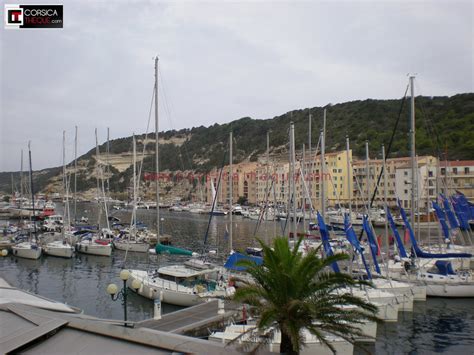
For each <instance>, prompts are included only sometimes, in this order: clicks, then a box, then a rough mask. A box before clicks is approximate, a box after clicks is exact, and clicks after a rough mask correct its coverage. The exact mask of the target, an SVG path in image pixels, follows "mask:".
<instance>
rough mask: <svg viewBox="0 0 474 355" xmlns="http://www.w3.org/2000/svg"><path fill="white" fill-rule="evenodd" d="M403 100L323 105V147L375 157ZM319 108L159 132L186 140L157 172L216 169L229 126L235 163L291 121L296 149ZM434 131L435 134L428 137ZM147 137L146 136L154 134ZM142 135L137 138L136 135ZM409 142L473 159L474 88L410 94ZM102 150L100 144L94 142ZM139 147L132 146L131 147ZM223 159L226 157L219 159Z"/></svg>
mask: <svg viewBox="0 0 474 355" xmlns="http://www.w3.org/2000/svg"><path fill="white" fill-rule="evenodd" d="M401 103H402V100H401V99H398V100H371V99H367V100H363V101H352V102H346V103H341V104H336V105H328V106H327V107H326V109H327V139H326V147H327V148H326V149H327V151H336V150H342V149H344V147H345V137H346V135H348V136H349V138H350V140H351V148H352V149H353V151H354V155H356V156H364V155H365V141H366V140H369V147H370V150H371V156H373V157H375V156H380V150H381V145H382V144H383V143H384V144H385V145H386V146H387V145H388V142H389V140H390V136H391V134H392V130H393V128H394V126H395V122H396V119H397V117H398V112H399V110H400V106H401ZM323 110H324V108H323V107H313V108H306V109H302V110H294V111H291V112H288V113H285V114H283V115H280V116H276V117H274V118H271V119H265V120H255V119H252V118H250V117H244V118H241V119H238V120H235V121H232V122H230V123H227V124H214V125H212V126H210V127H204V126H200V127H193V128H190V129H182V130H179V131H174V130H173V131H167V132H163V133H160V137H164V138H167V139H169V138H173V137H181V138H183V137H189V138H188V139H187V140H186V141H185V142H184V143H183V144H182V145H181V146H177V145H175V144H172V143H168V144H163V145H160V149H161V152H160V170H166V169H167V170H172V171H173V170H196V171H200V172H205V171H209V170H210V169H212V168H213V167H216V166H220V165H221V164H222V161H223V157H224V154H225V152H226V149H227V147H228V135H229V132H230V131H231V130H232V131H233V132H234V137H235V146H234V159H235V162H240V161H244V160H247V159H248V160H251V161H252V160H256V159H257V157H258V156H259V155H260V154H262V153H264V152H265V149H266V132H267V131H270V145H271V147H272V153H273V154H277V153H282V154H283V153H284V152H285V151H286V150H287V148H288V128H289V123H290V121H293V122H294V123H295V137H296V146H297V149H298V150H299V149H301V147H302V144H303V143H305V144H307V141H308V116H309V114H311V115H312V117H313V124H312V137H313V144H314V145H316V143H317V141H318V137H319V132H320V129H321V126H322V117H323ZM409 114H410V110H409V99H408V100H406V102H404V107H403V111H402V114H401V120H400V123H399V126H398V130H397V132H396V135H395V140H394V144H393V147H392V152H391V155H390V156H391V157H395V156H407V155H408V154H409V153H408V149H409V144H408V123H409ZM435 132H437V134H435ZM153 137H154V134H152V135H150V136H149V138H153ZM137 138H138V139H141V138H144V135H141V136H138V137H137ZM416 145H417V153H418V154H419V155H423V154H432V155H435V156H436V155H438V152H442V154H443V159H444V153H445V152H447V156H448V159H450V160H454V159H474V93H468V94H459V95H455V96H452V97H417V98H416ZM110 146H111V153H122V152H129V151H131V146H132V138H131V137H126V138H120V139H115V140H112V141H111V142H110ZM100 149H101V151H102V152H104V151H105V144H103V145H102V146H101V147H100ZM141 149H142V147H141V146H140V145H139V146H138V151H141ZM147 151H149V152H153V151H154V144H149V146H148V147H147ZM94 153H95V149H91V150H90V151H89V152H88V153H87V154H85V155H84V156H82V157H81V158H80V159H83V160H87V164H88V165H89V166H90V167H91V168H92V167H93V161H92V160H91V158H92V156H93V155H94ZM226 163H227V160H226ZM144 169H145V171H153V170H154V158H153V157H152V156H149V157H147V158H146V159H145V165H144ZM114 172H115V174H114V176H113V178H112V179H111V190H115V191H120V190H122V189H124V188H125V187H126V186H127V184H128V181H129V178H130V176H131V169H128V170H127V171H125V172H123V173H118V171H114ZM57 173H58V171H57V170H54V169H53V170H51V169H46V170H43V173H42V174H35V176H37V180H38V181H37V183H36V186H38V187H39V188H40V189H41V188H43V187H44V186H45V184H46V183H47V181H48V179H49V178H50V177H51V176H53V175H56V174H57ZM94 184H95V180H93V179H91V178H90V177H88V176H86V175H85V174H84V176H80V177H79V186H80V187H81V188H88V187H92V186H94ZM0 190H3V191H10V190H11V173H0Z"/></svg>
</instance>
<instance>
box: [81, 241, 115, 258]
mask: <svg viewBox="0 0 474 355" xmlns="http://www.w3.org/2000/svg"><path fill="white" fill-rule="evenodd" d="M76 250H77V251H78V252H79V253H81V254H89V255H98V256H111V255H112V246H111V245H110V244H106V245H102V244H97V243H83V242H80V243H77V244H76Z"/></svg>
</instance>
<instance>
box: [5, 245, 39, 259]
mask: <svg viewBox="0 0 474 355" xmlns="http://www.w3.org/2000/svg"><path fill="white" fill-rule="evenodd" d="M41 252H42V248H41V247H36V248H34V249H33V248H31V247H30V248H26V247H18V246H16V245H15V246H13V247H12V253H13V255H15V256H18V257H19V258H25V259H33V260H36V259H39V258H40V257H41Z"/></svg>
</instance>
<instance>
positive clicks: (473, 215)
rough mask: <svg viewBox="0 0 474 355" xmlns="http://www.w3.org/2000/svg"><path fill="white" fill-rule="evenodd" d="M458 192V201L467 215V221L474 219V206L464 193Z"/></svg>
mask: <svg viewBox="0 0 474 355" xmlns="http://www.w3.org/2000/svg"><path fill="white" fill-rule="evenodd" d="M456 192H457V200H458V201H459V204H460V206H461V209H462V210H463V211H464V213H465V214H466V217H467V219H468V220H470V219H474V205H473V204H472V203H470V202H469V201H468V200H467V198H466V196H464V194H463V193H462V192H459V191H456Z"/></svg>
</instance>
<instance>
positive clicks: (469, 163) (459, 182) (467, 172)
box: [440, 160, 474, 201]
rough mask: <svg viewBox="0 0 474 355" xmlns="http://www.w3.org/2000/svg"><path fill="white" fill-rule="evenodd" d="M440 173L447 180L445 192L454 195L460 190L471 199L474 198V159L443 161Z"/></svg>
mask: <svg viewBox="0 0 474 355" xmlns="http://www.w3.org/2000/svg"><path fill="white" fill-rule="evenodd" d="M440 175H441V177H442V178H443V181H447V183H446V185H447V186H443V192H445V193H447V194H448V195H452V194H454V193H456V191H459V192H462V193H463V194H464V195H466V197H467V198H468V199H469V200H470V201H473V200H474V160H455V161H448V162H443V161H442V162H440ZM446 188H447V191H446Z"/></svg>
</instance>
